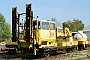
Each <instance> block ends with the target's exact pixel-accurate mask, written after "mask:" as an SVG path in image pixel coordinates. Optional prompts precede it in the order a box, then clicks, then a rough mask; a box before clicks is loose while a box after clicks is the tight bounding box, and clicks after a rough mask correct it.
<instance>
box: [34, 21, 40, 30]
mask: <svg viewBox="0 0 90 60" xmlns="http://www.w3.org/2000/svg"><path fill="white" fill-rule="evenodd" d="M33 29H34V30H36V29H37V21H34V22H33ZM38 29H41V25H40V22H38Z"/></svg>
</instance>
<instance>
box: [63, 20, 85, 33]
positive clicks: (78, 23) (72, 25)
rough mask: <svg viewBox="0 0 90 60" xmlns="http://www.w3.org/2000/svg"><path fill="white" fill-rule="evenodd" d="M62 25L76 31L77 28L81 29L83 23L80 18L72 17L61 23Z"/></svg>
mask: <svg viewBox="0 0 90 60" xmlns="http://www.w3.org/2000/svg"><path fill="white" fill-rule="evenodd" d="M62 25H63V27H68V28H69V29H70V31H72V32H77V31H78V30H83V28H84V24H83V22H82V20H79V19H73V21H70V20H68V21H67V22H63V23H62Z"/></svg>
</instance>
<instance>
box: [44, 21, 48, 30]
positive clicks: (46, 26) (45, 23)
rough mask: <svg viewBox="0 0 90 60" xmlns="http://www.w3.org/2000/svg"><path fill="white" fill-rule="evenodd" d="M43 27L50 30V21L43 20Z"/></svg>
mask: <svg viewBox="0 0 90 60" xmlns="http://www.w3.org/2000/svg"><path fill="white" fill-rule="evenodd" d="M42 29H45V30H49V23H48V22H42Z"/></svg>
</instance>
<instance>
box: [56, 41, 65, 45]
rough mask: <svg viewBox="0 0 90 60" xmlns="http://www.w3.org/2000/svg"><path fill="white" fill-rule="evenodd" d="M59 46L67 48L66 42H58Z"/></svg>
mask: <svg viewBox="0 0 90 60" xmlns="http://www.w3.org/2000/svg"><path fill="white" fill-rule="evenodd" d="M57 46H66V42H57Z"/></svg>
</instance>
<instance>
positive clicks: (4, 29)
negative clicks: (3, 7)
mask: <svg viewBox="0 0 90 60" xmlns="http://www.w3.org/2000/svg"><path fill="white" fill-rule="evenodd" d="M10 38H11V28H10V25H9V24H8V23H7V22H6V19H5V17H4V16H3V15H2V14H1V13H0V39H1V40H5V39H10Z"/></svg>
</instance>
